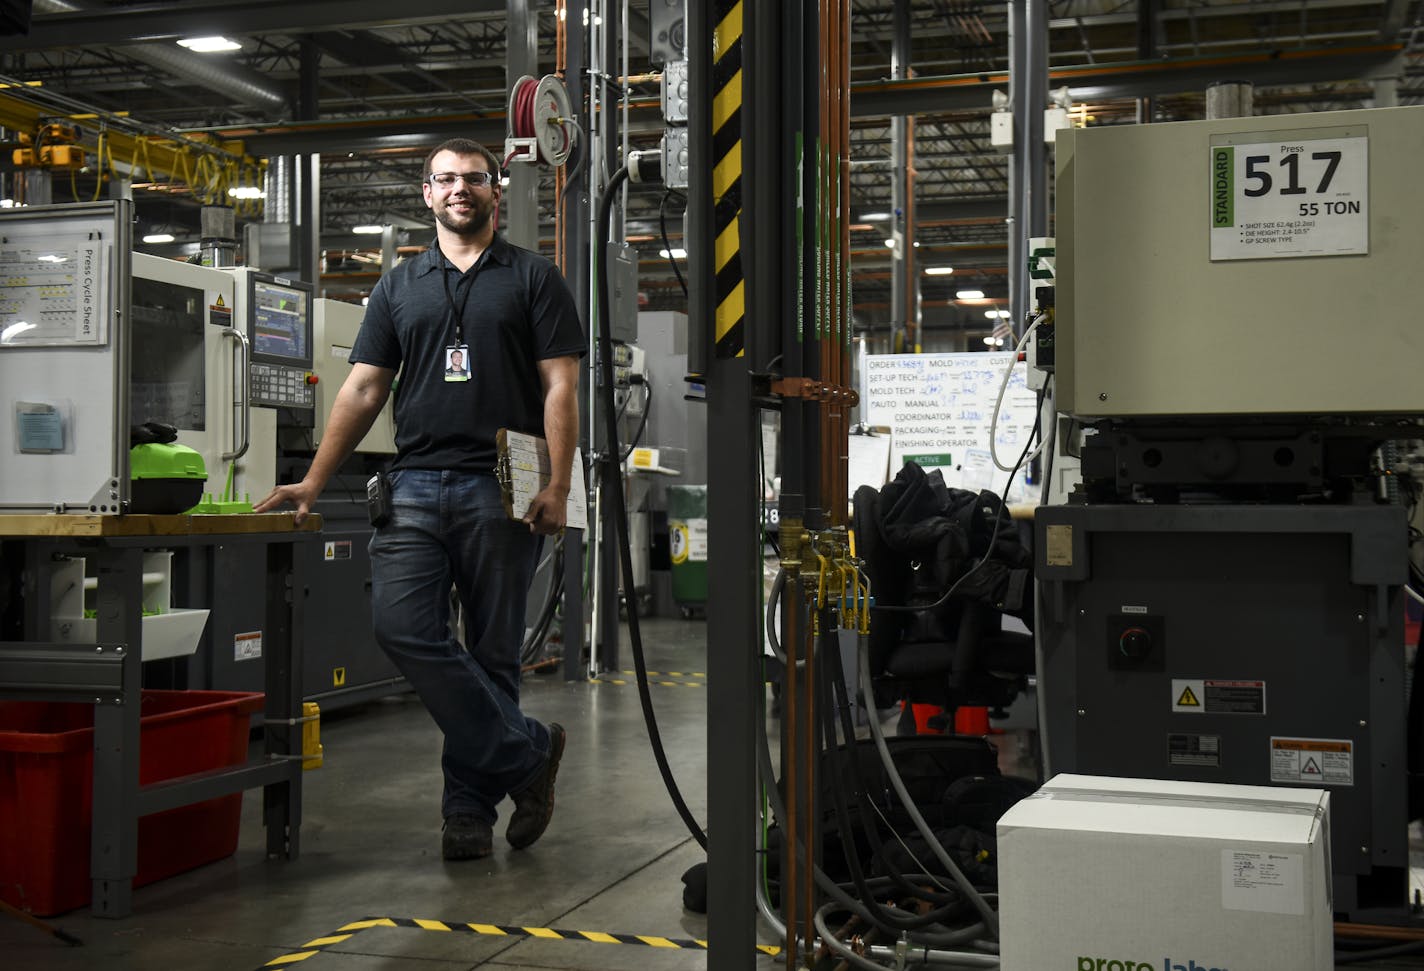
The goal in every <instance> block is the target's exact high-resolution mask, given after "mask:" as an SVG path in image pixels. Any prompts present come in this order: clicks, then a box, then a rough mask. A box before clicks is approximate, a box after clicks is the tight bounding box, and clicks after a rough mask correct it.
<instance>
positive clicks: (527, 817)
mask: <svg viewBox="0 0 1424 971" xmlns="http://www.w3.org/2000/svg"><path fill="white" fill-rule="evenodd" d="M563 754H564V726H562V725H560V724H559V723H558V722H550V723H549V758H548V759H547V760H546V761H545V762H544V768H543V769H542V770H540V772H539V774H538V775H537V776H535V777H534V781H533V782H531V783H529V785H527V786H525V787H524V788H523V789H521V790H519V791H518V792H511V793H510V794H509V798H511V799H513V800H514V814H513V815H512V816H510V817H509V829H507V830H505V833H504V838H505V839H507V840H509V845H510V846H512V847H514V848H515V849H516V850H522V849H524V848H525V847H526V846H531V845H533V843H534V841H535V840H537V839H538V838H539V837H541V836H543V835H544V830H545V829H547V828H548V826H549V820H551V819H553V818H554V776H555V775H557V774H558V771H559V758H560V757H561V756H562V755H563Z"/></svg>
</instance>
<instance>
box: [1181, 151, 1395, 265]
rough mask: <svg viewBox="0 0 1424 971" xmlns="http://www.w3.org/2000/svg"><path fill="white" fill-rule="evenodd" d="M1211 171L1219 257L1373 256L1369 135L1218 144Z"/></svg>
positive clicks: (1213, 227)
mask: <svg viewBox="0 0 1424 971" xmlns="http://www.w3.org/2000/svg"><path fill="white" fill-rule="evenodd" d="M1263 134H1264V133H1263ZM1241 137H1242V136H1239V135H1238V136H1232V139H1231V140H1232V141H1233V142H1235V141H1236V140H1237V139H1239V138H1241ZM1247 137H1250V136H1247ZM1210 168H1211V209H1210V217H1209V218H1210V220H1211V222H1210V225H1211V258H1212V259H1213V260H1260V259H1281V258H1286V257H1299V256H1339V255H1342V254H1348V253H1368V252H1369V251H1370V204H1369V203H1370V199H1369V188H1370V183H1369V139H1368V138H1365V137H1364V136H1355V137H1349V138H1302V137H1297V133H1286V137H1284V138H1280V139H1278V140H1276V141H1262V142H1252V143H1249V144H1229V145H1228V144H1215V145H1212V146H1211V148H1210Z"/></svg>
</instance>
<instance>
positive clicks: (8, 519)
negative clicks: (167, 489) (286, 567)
mask: <svg viewBox="0 0 1424 971" xmlns="http://www.w3.org/2000/svg"><path fill="white" fill-rule="evenodd" d="M295 515H296V514H295V513H291V512H268V513H236V514H233V515H227V516H187V515H181V514H180V515H175V516H140V515H129V516H95V515H90V514H87V513H86V514H83V515H70V514H67V513H60V514H49V513H34V514H30V515H26V514H0V536H5V537H26V536H224V535H233V534H244V535H245V534H252V533H315V532H318V531H320V529H321V516H320V515H311V516H308V517H307V519H306V521H305V522H303V523H302V524H301V525H300V526H298V525H296V524H295V523H294V522H293V518H294V516H295Z"/></svg>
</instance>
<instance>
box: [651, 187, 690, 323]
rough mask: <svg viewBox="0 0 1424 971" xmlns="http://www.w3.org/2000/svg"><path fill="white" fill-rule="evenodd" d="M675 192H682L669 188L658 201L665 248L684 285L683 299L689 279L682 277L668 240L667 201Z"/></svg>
mask: <svg viewBox="0 0 1424 971" xmlns="http://www.w3.org/2000/svg"><path fill="white" fill-rule="evenodd" d="M674 194H679V195H680V193H674V192H673V190H672V189H669V190H667V191H666V192H664V193H663V199H662V202H660V203H658V227H659V228H660V229H661V230H662V233H663V250H664V251H666V253H667V255H668V262H669V263H671V264H672V272H673V273H674V274H676V275H677V282H678V285H679V286H681V287H682V299H684V300H686V299H688V296H687V281H686V280H684V279H683V278H682V269H681V268H680V267H678V265H677V257H676V256H673V255H672V243H671V242H670V241H669V240H668V231H667V201H668V199H669V198H671V197H672V196H673V195H674ZM684 201H686V200H684ZM686 238H687V234H686V233H683V239H684V240H685V239H686Z"/></svg>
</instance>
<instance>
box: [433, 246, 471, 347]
mask: <svg viewBox="0 0 1424 971" xmlns="http://www.w3.org/2000/svg"><path fill="white" fill-rule="evenodd" d="M452 269H457V267H456V266H455V264H453V263H451V262H450V261H449V260H447V259H446V258H445V254H444V253H441V254H440V282H441V283H444V284H445V303H446V304H448V305H449V307H450V315H451V316H452V317H454V318H455V344H456V345H463V344H464V343H465V308H466V307H467V306H469V304H470V293H471V291H473V290H474V289H475V282H474V281H473V280H471V281H470V285H469V286H468V287H467V288H466V289H465V298H464V299H463V300H461V301H460V309H459V310H456V309H455V298H454V297H452V296H451V295H450V270H452Z"/></svg>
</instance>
